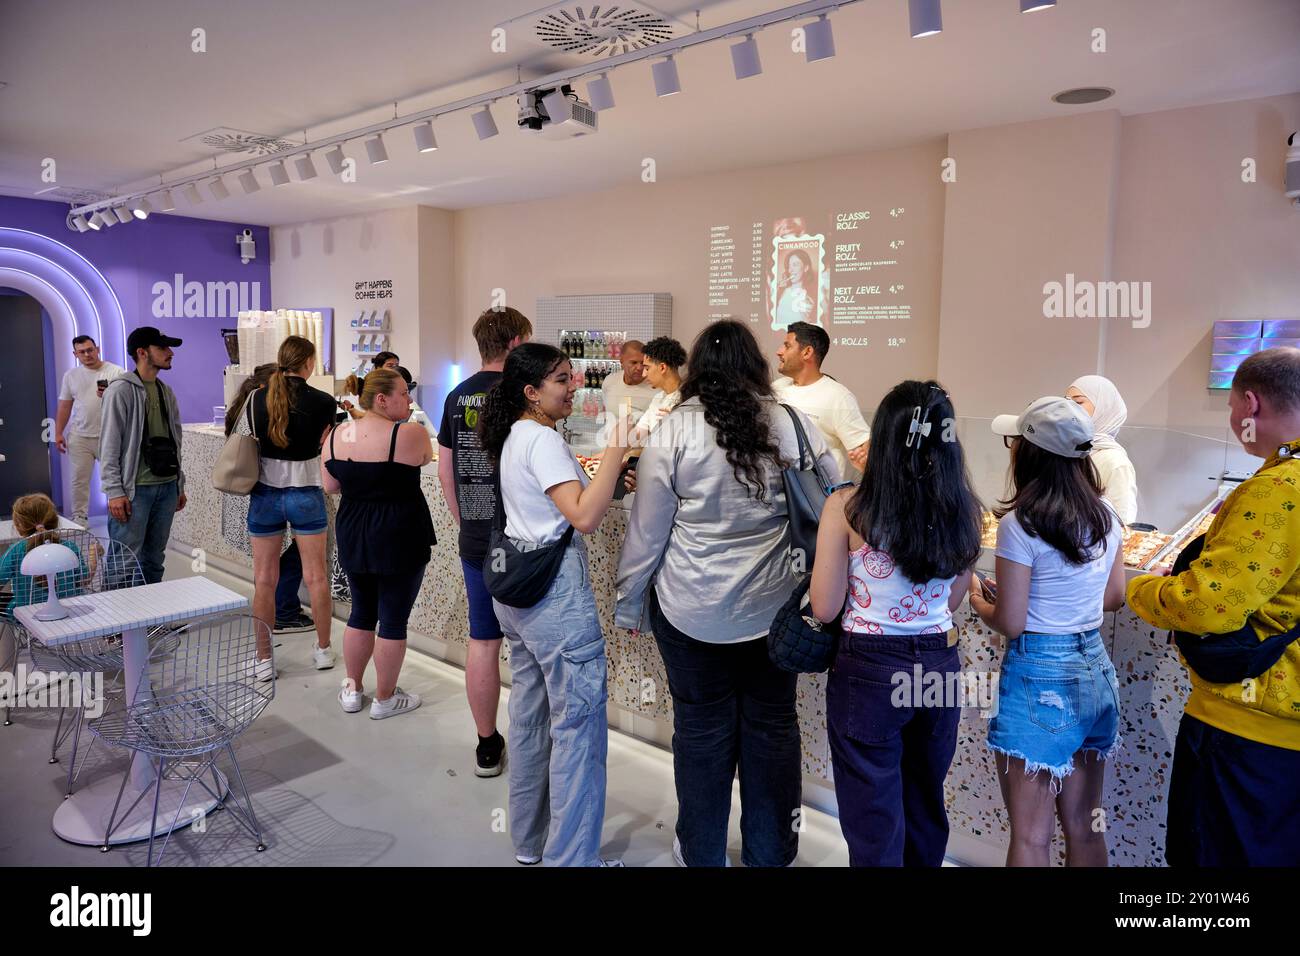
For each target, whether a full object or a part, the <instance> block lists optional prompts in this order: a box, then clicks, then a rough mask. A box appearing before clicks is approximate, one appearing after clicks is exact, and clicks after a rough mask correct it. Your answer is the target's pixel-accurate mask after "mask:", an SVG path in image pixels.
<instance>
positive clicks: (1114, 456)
mask: <svg viewBox="0 0 1300 956" xmlns="http://www.w3.org/2000/svg"><path fill="white" fill-rule="evenodd" d="M1065 397H1066V398H1068V399H1069V400H1070V401H1072V402H1077V403H1078V404H1079V407H1080V408H1082V409H1083V410H1084V411H1085V412H1087V413H1088V416H1089V417H1090V418H1091V419H1092V426H1093V428H1094V429H1096V434H1094V435H1093V436H1092V452H1091V453H1090V454H1089V456H1088V457H1089V458H1091V459H1092V464H1093V467H1095V468H1096V469H1097V478H1098V479H1099V480H1100V481H1101V490H1102V491H1103V492H1104V493H1105V495H1106V500H1107V501H1109V502H1110V503H1111V504H1112V505H1114V506H1115V511H1116V513H1118V514H1119V520H1120V521H1123V522H1124V523H1125V524H1132V523H1133V522H1134V521H1136V520H1137V511H1138V504H1137V472H1136V471H1134V469H1133V462H1131V461H1129V457H1128V452H1126V451H1125V450H1124V446H1123V445H1121V444H1120V443H1119V442H1118V441H1116V436H1118V435H1119V430H1120V426H1122V425H1123V424H1124V422H1125V420H1126V419H1127V418H1128V406H1127V405H1125V404H1124V398H1123V396H1121V395H1120V393H1119V389H1117V388H1116V387H1115V383H1114V382H1112V381H1111V380H1110V379H1108V378H1105V377H1104V376H1101V375H1083V376H1080V377H1079V378H1076V379H1075V380H1074V384H1072V385H1071V386H1070V387H1069V388H1068V389H1066V392H1065Z"/></svg>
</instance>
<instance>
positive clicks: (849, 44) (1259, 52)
mask: <svg viewBox="0 0 1300 956" xmlns="http://www.w3.org/2000/svg"><path fill="white" fill-rule="evenodd" d="M544 2H545V0H472V2H450V0H368V2H360V0H222V2H221V3H219V4H217V3H211V2H209V0H119V2H113V3H108V2H86V0H5V2H4V3H2V4H0V82H5V83H7V86H5V87H3V88H0V193H7V194H10V195H19V196H31V195H34V194H36V193H37V192H38V191H39V190H41V189H44V188H46V187H47V184H45V183H42V182H41V180H40V170H41V166H40V164H41V161H42V160H43V159H44V158H45V157H52V158H54V159H56V161H57V163H58V167H57V169H58V183H59V186H60V187H61V188H63V189H93V190H103V191H115V190H126V189H129V188H132V187H134V188H140V187H142V186H146V185H148V184H149V183H150V182H153V183H156V182H157V181H158V178H157V177H158V175H159V174H160V173H166V174H167V178H168V179H172V178H174V177H175V175H176V174H178V173H180V172H182V171H196V170H199V169H202V168H204V166H205V165H206V166H207V167H210V166H211V164H212V160H213V155H214V151H213V150H212V149H211V148H210V147H206V146H202V145H201V144H198V143H197V142H196V141H190V142H182V140H186V139H188V138H190V137H193V136H194V135H195V134H198V133H201V132H203V131H206V130H210V129H212V128H214V127H231V128H235V129H239V130H247V131H252V132H256V133H262V134H273V135H277V136H283V137H286V138H293V139H297V140H298V141H301V139H302V135H303V130H304V128H306V130H307V133H308V135H309V136H310V138H311V139H313V140H314V139H318V138H320V137H322V136H325V135H329V134H332V133H336V132H340V131H342V130H344V129H348V128H355V127H358V126H362V125H366V124H369V123H372V122H378V121H380V120H382V119H385V118H387V117H390V116H392V113H393V106H392V103H393V100H394V99H397V100H399V101H400V110H401V112H402V113H407V112H410V111H412V110H414V109H419V108H427V107H431V106H435V105H438V104H440V103H445V102H450V101H452V100H454V99H459V98H461V97H464V96H468V95H472V94H475V93H479V92H485V91H487V90H491V89H495V88H498V87H501V86H504V85H507V84H509V83H512V82H514V81H515V78H516V67H517V66H518V67H519V68H521V69H522V70H523V75H524V77H525V78H529V77H533V76H538V75H541V74H542V73H544V72H548V71H550V70H553V69H557V68H560V67H563V66H567V65H572V64H574V63H576V62H578V61H577V60H574V59H572V58H569V57H567V55H565V56H549V57H545V58H543V59H539V58H538V57H537V54H536V52H535V50H532V49H529V50H523V49H522V43H520V42H519V39H520V38H521V37H522V34H520V33H517V32H514V31H512V32H511V33H509V34H508V36H507V42H508V49H509V50H510V51H511V52H507V53H506V54H501V53H495V52H493V51H492V49H491V46H490V41H491V32H490V31H491V30H492V28H493V27H494V26H495V25H497V24H498V23H501V22H503V21H505V20H508V19H510V18H512V17H517V16H519V15H521V14H525V13H528V12H530V11H531V10H534V9H536V8H537V7H538V6H541V5H542V3H544ZM578 5H583V6H588V8H589V7H590V5H589V4H584V3H581V0H579V3H578ZM697 5H701V6H702V13H701V25H702V26H703V27H704V28H706V29H707V28H711V27H714V26H719V25H721V24H723V23H726V22H730V21H733V20H736V19H740V18H742V17H746V16H752V15H754V14H757V13H760V12H765V11H767V10H772V9H776V8H777V7H778V6H780V5H781V3H780V0H721V2H712V3H708V2H705V3H702V4H700V3H699V0H688V2H681V0H660V2H658V3H657V4H656V6H658V7H659V9H661V10H664V11H666V12H668V13H671V14H677V15H680V16H682V17H684V18H685V19H687V20H688V21H689V22H691V23H694V20H695V14H694V12H693V11H694V9H695V7H696V6H697ZM1017 11H1018V7H1017V2H1016V0H946V2H945V3H944V5H943V13H944V32H943V33H942V34H941V35H939V36H937V37H931V38H927V39H922V40H913V39H911V38H910V37H909V36H908V28H907V4H906V2H905V0H861V2H857V3H853V4H851V5H849V6H846V7H843V8H842V9H840V10H839V11H838V12H836V13H835V14H834V15H833V16H832V22H833V24H834V31H835V45H836V49H837V51H838V55H837V56H836V57H835V58H834V59H831V60H824V61H821V62H818V63H812V64H808V63H805V62H804V58H803V56H802V55H801V54H794V53H792V52H791V50H790V29H789V27H788V26H786V27H780V26H777V27H772V28H769V29H768V30H766V31H764V32H763V33H761V34H759V37H758V42H759V47H760V50H761V53H762V59H763V66H764V73H763V74H762V75H761V76H758V77H754V78H751V79H747V80H744V81H741V82H737V81H736V80H735V79H734V78H733V77H732V73H731V58H730V56H729V55H728V52H727V49H726V47H727V45H728V42H729V41H720V42H718V43H715V44H710V45H707V46H704V47H699V48H695V49H692V50H688V51H686V52H685V53H683V54H681V55H680V56H679V57H678V65H679V71H680V74H681V81H682V88H683V92H682V93H681V94H680V95H677V96H673V97H667V98H664V99H657V98H656V97H655V95H654V92H653V87H652V83H651V79H650V71H649V66H648V64H645V63H640V64H633V65H631V66H627V67H623V68H621V69H619V70H617V71H615V72H614V73H613V74H611V78H612V80H613V84H614V92H615V96H616V99H617V104H618V105H617V107H616V108H615V109H613V110H610V111H606V112H603V113H601V115H600V131H599V133H597V134H596V135H594V136H588V137H583V138H581V139H577V140H570V141H562V142H556V141H548V140H540V139H536V138H533V137H531V136H529V135H528V134H526V133H523V132H521V131H519V130H517V129H515V128H514V107H513V104H512V103H504V102H503V103H499V104H498V105H497V106H496V109H495V116H496V120H497V125H498V126H499V127H500V129H501V135H499V136H497V137H496V138H494V139H491V140H488V141H486V142H479V141H478V140H477V138H476V137H475V135H474V132H473V128H472V126H471V123H470V119H469V116H468V114H457V115H453V116H448V117H445V118H443V119H441V120H440V121H439V123H438V124H437V126H436V130H437V134H438V140H439V145H440V146H441V149H439V150H438V151H437V152H436V153H432V154H425V155H420V154H417V153H416V152H415V150H414V146H413V144H412V140H411V138H410V131H409V130H394V131H393V132H392V133H390V134H389V135H388V136H387V137H386V140H387V143H388V152H389V155H390V157H391V162H389V163H386V164H383V165H381V166H375V167H372V166H370V165H368V164H367V163H366V161H365V151H364V148H363V146H362V144H361V143H359V142H354V143H352V144H350V145H349V146H348V147H347V151H348V153H349V155H351V156H353V157H355V158H356V159H357V160H358V180H359V181H358V182H356V183H351V184H344V183H340V182H339V181H338V180H337V179H336V178H335V177H332V176H330V175H329V168H328V166H327V164H326V163H325V162H324V161H323V157H318V159H317V167H318V169H319V170H320V171H321V177H320V178H319V179H316V180H313V181H311V182H308V183H297V182H295V183H293V184H292V185H288V186H284V187H282V188H275V189H273V188H272V187H271V186H270V182H269V178H268V176H267V174H266V173H265V171H264V170H263V171H260V172H259V179H260V180H261V182H262V190H261V191H260V192H258V193H256V194H254V195H253V196H249V197H245V196H244V195H243V194H242V191H241V190H240V189H239V187H238V184H237V183H236V182H234V181H233V180H232V181H231V182H230V187H231V189H232V195H231V197H230V198H229V199H227V200H225V201H223V202H217V201H214V200H212V199H210V198H209V199H206V201H204V202H203V203H202V204H201V205H198V206H195V207H190V206H188V205H187V204H186V203H185V202H184V201H180V202H178V209H177V213H178V214H191V215H196V216H202V217H205V218H214V219H222V220H228V221H231V222H245V223H263V224H283V223H291V222H301V221H306V220H311V219H317V218H322V217H327V216H337V215H343V214H347V213H351V212H360V211H366V210H373V209H382V208H389V207H393V206H400V205H407V204H410V203H416V202H418V203H422V204H426V205H433V206H441V207H445V208H464V207H467V206H476V205H482V204H487V203H498V202H511V201H518V200H524V199H530V198H541V197H548V196H556V195H562V194H582V193H590V192H593V191H596V190H600V189H604V188H609V187H612V186H615V185H619V184H623V183H634V182H637V181H638V180H639V177H640V173H641V162H642V159H643V158H645V157H653V158H654V159H655V160H656V163H657V168H658V175H659V179H660V181H665V180H668V179H672V178H679V177H682V176H687V175H693V174H698V173H701V172H711V171H719V170H725V169H728V168H735V167H742V166H761V165H768V164H773V163H781V162H788V161H792V160H797V159H806V158H811V157H815V156H824V155H832V154H837V153H846V152H854V151H861V150H871V149H881V148H889V147H893V146H898V145H904V144H908V143H915V142H920V141H924V140H927V139H931V138H933V137H935V136H940V135H943V134H944V133H947V132H949V131H952V130H957V129H969V128H976V127H983V126H993V125H998V124H1003V123H1011V122H1018V121H1023V120H1031V119H1039V118H1044V117H1050V116H1059V115H1065V114H1066V113H1068V112H1070V111H1078V110H1080V109H1107V108H1115V109H1119V110H1120V111H1121V112H1123V113H1125V114H1131V113H1141V112H1148V111H1152V110H1161V109H1170V108H1176V107H1182V106H1192V105H1199V104H1203V103H1211V102H1219V101H1226V100H1235V99H1245V98H1251V97H1258V96H1268V95H1274V94H1279V93H1290V92H1295V91H1300V0H1059V4H1058V6H1057V7H1056V8H1055V9H1051V10H1047V11H1043V12H1040V13H1033V14H1026V15H1022V14H1020V13H1018V12H1017ZM195 27H202V28H203V29H205V30H206V32H207V52H206V53H194V52H192V51H191V49H190V45H191V30H193V29H194V28H195ZM1097 27H1101V28H1104V29H1105V30H1106V31H1107V45H1108V49H1109V52H1107V53H1105V54H1097V53H1093V52H1092V51H1091V34H1092V31H1093V29H1094V28H1097ZM517 60H521V61H522V62H519V63H517V62H516V61H517ZM1082 85H1101V86H1110V87H1113V88H1115V89H1116V90H1118V94H1117V95H1116V96H1115V97H1114V98H1113V99H1111V100H1110V101H1108V102H1107V103H1105V104H1101V105H1099V106H1094V107H1062V106H1058V105H1056V104H1054V103H1052V102H1051V101H1050V97H1051V95H1052V94H1054V93H1056V92H1057V91H1059V90H1062V89H1065V88H1069V87H1074V86H1082ZM583 89H585V86H580V91H581V90H583ZM1195 147H1196V144H1194V143H1189V144H1188V148H1189V149H1194V148H1195ZM242 158H245V154H241V155H239V156H232V155H231V154H221V155H220V159H221V161H222V162H223V163H227V162H230V161H232V159H242ZM56 195H57V194H56ZM46 198H49V194H47V196H46ZM178 199H179V197H178Z"/></svg>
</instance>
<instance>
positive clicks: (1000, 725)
mask: <svg viewBox="0 0 1300 956" xmlns="http://www.w3.org/2000/svg"><path fill="white" fill-rule="evenodd" d="M993 430H994V431H995V432H996V433H998V434H1001V435H1003V436H1004V437H1005V438H1009V439H1010V442H1009V447H1010V448H1011V484H1012V495H1011V498H1010V499H1009V500H1008V501H1006V502H1005V507H1004V508H1002V509H1000V511H999V512H998V514H999V517H1000V518H1001V521H1000V523H999V525H998V544H997V581H996V582H990V584H989V590H988V593H981V592H980V589H976V590H975V591H972V593H971V606H972V607H974V608H975V610H976V612H978V613H979V615H980V617H981V618H983V620H984V623H985V624H987V625H988V626H989V627H991V628H992V629H993V630H995V631H997V632H998V633H1000V634H1002V635H1004V636H1005V637H1007V638H1008V644H1007V650H1006V654H1005V656H1004V657H1003V660H1002V670H1001V673H1000V675H999V680H998V707H997V713H996V716H995V717H994V718H993V720H992V721H991V722H990V723H989V736H988V746H989V749H990V750H992V751H993V752H994V756H995V759H996V762H997V765H998V768H999V769H1000V770H1002V771H1003V772H1002V773H1000V774H999V775H998V779H999V781H1000V783H1001V785H1002V796H1003V799H1004V800H1006V804H1007V811H1008V813H1009V815H1010V817H1011V845H1010V848H1009V849H1008V851H1007V865H1008V866H1047V865H1048V863H1049V858H1048V851H1049V849H1050V847H1051V843H1052V837H1053V834H1054V833H1055V829H1056V827H1055V818H1056V817H1058V816H1059V818H1060V821H1061V829H1062V831H1063V832H1064V833H1065V845H1066V857H1065V858H1066V865H1067V866H1106V865H1107V862H1108V857H1107V850H1106V836H1105V832H1104V831H1098V830H1097V829H1095V827H1094V826H1093V824H1094V822H1095V818H1094V816H1093V813H1094V810H1095V808H1096V807H1098V806H1100V805H1101V791H1102V782H1103V779H1104V776H1105V760H1106V759H1107V758H1108V757H1109V756H1110V754H1111V752H1112V751H1113V750H1114V749H1115V748H1116V747H1117V746H1118V745H1119V684H1118V681H1117V680H1116V678H1115V667H1114V665H1113V664H1112V663H1111V660H1110V656H1109V655H1108V654H1107V652H1106V647H1105V645H1104V644H1103V643H1102V639H1101V633H1100V631H1099V628H1100V626H1101V624H1102V619H1103V613H1104V612H1105V611H1114V610H1118V609H1119V607H1120V606H1121V605H1122V604H1123V603H1124V555H1123V549H1122V547H1121V544H1122V540H1123V526H1122V524H1121V523H1120V520H1119V516H1118V515H1116V514H1115V510H1114V509H1113V508H1112V507H1111V505H1110V504H1109V503H1108V502H1107V501H1105V499H1103V497H1102V493H1101V486H1100V485H1099V483H1098V481H1097V472H1096V469H1095V468H1094V467H1093V465H1092V463H1091V461H1090V460H1089V458H1088V453H1089V451H1090V450H1091V448H1092V437H1093V425H1092V420H1091V419H1090V418H1089V417H1088V413H1087V412H1085V411H1084V410H1083V409H1082V408H1080V407H1079V406H1078V405H1076V404H1075V403H1074V402H1072V401H1070V400H1069V399H1067V398H1055V397H1049V398H1040V399H1038V400H1037V401H1035V402H1034V403H1033V404H1031V405H1030V406H1029V408H1028V409H1026V411H1025V412H1024V413H1023V414H1022V415H1020V416H1019V417H1016V416H1013V415H1002V416H999V417H998V418H996V419H994V421H993ZM1090 753H1091V754H1092V755H1093V756H1094V757H1095V758H1096V759H1093V760H1089V759H1087V757H1088V755H1089V754H1090Z"/></svg>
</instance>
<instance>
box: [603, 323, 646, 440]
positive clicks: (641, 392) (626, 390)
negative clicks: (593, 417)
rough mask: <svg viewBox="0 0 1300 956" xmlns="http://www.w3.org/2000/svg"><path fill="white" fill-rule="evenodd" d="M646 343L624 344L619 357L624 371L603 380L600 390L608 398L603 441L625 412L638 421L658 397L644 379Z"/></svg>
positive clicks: (634, 341) (632, 341)
mask: <svg viewBox="0 0 1300 956" xmlns="http://www.w3.org/2000/svg"><path fill="white" fill-rule="evenodd" d="M644 349H645V346H644V345H643V344H642V343H640V342H638V341H637V340H636V339H632V340H630V341H628V342H626V343H625V344H624V345H623V351H622V353H621V355H620V358H619V361H620V362H621V363H622V365H623V374H622V375H608V376H606V377H605V381H604V382H602V383H601V385H600V390H601V392H602V393H603V394H604V398H605V422H606V423H607V424H606V426H605V427H604V428H602V429H601V439H600V440H601V442H602V443H603V442H604V441H605V440H606V438H607V437H608V429H609V426H610V425H612V424H613V423H614V422H617V421H618V420H619V419H620V418H621V417H622V416H623V415H626V416H627V417H628V418H630V419H631V420H632V421H634V422H635V421H637V420H639V419H640V418H641V416H642V415H644V414H645V413H646V409H648V408H649V407H650V401H651V399H653V398H654V397H655V390H654V388H653V387H652V386H651V385H650V383H649V382H647V381H646V380H645V370H644V369H643V368H642V366H641V359H642V357H643V355H644Z"/></svg>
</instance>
